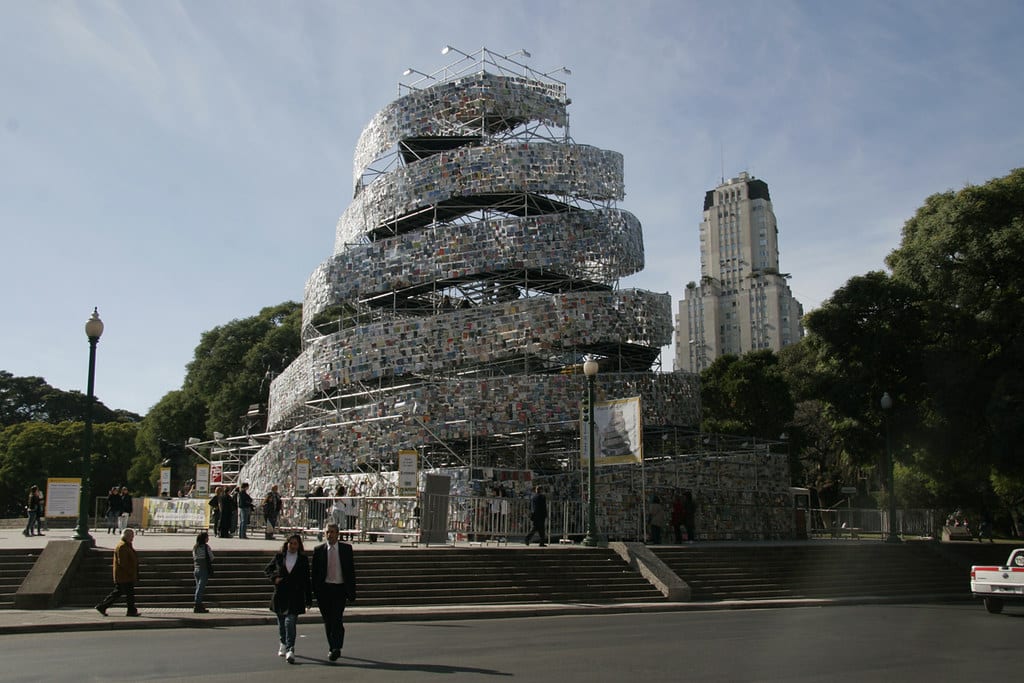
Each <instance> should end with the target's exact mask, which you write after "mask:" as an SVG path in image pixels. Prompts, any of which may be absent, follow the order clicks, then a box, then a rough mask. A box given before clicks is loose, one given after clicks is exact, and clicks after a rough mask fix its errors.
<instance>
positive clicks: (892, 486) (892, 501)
mask: <svg viewBox="0 0 1024 683" xmlns="http://www.w3.org/2000/svg"><path fill="white" fill-rule="evenodd" d="M879 405H881V407H882V412H883V413H884V414H885V456H886V458H887V460H888V465H889V535H888V536H886V538H885V542H886V543H901V542H902V541H900V537H899V534H897V533H896V471H895V469H894V467H893V464H892V444H891V443H890V441H889V411H890V410H892V397H891V396H889V392H888V391H886V392H885V393H883V394H882V400H881V401H879Z"/></svg>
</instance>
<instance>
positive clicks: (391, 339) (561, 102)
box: [253, 48, 699, 477]
mask: <svg viewBox="0 0 1024 683" xmlns="http://www.w3.org/2000/svg"><path fill="white" fill-rule="evenodd" d="M454 52H455V53H457V54H458V55H459V59H458V61H456V62H454V63H452V64H450V65H447V66H445V67H443V68H442V69H440V70H438V71H435V72H434V73H432V74H426V73H423V72H418V71H416V70H414V69H410V70H409V71H407V72H406V73H407V75H408V74H413V79H412V82H411V84H401V85H400V86H399V97H398V99H396V100H395V101H393V102H391V103H390V104H389V105H387V106H386V107H384V108H383V109H382V110H380V111H379V112H378V113H377V114H376V115H375V116H374V117H373V118H372V119H371V120H370V122H369V124H368V125H367V126H366V128H365V130H364V131H363V133H362V135H361V136H360V138H359V141H358V144H357V146H356V151H355V159H354V164H353V175H354V180H353V198H352V202H351V204H350V205H349V206H348V208H347V209H346V210H345V212H344V214H343V215H342V216H341V218H340V220H339V221H338V223H337V226H336V238H335V246H334V253H333V254H332V255H331V256H330V257H329V258H328V259H327V260H326V261H325V262H324V263H322V264H321V265H320V266H319V267H318V268H317V269H316V270H315V271H314V272H313V274H312V275H311V276H310V278H309V280H308V281H307V283H306V288H305V299H304V306H303V351H302V353H301V355H300V356H299V357H298V358H297V359H296V360H295V361H294V362H292V363H291V365H290V366H289V367H288V368H287V369H286V370H285V371H284V372H283V373H282V374H281V375H279V376H278V377H276V378H275V379H274V381H273V383H272V386H271V397H270V404H269V409H268V429H269V430H278V431H280V430H286V431H285V432H284V433H283V434H279V435H278V436H277V437H275V438H274V439H273V441H272V442H271V443H270V444H269V445H268V446H267V447H265V448H264V452H263V453H261V457H264V458H265V459H267V462H281V463H286V462H288V461H290V462H294V459H295V458H296V457H302V458H306V459H308V460H310V462H311V467H312V473H313V474H314V475H316V474H319V473H330V472H345V471H355V470H356V469H357V468H361V467H367V466H371V465H372V466H374V467H383V468H385V469H386V468H389V467H392V466H393V465H394V462H395V460H396V454H397V453H398V451H399V450H401V449H410V448H411V449H417V450H418V452H419V453H421V454H422V456H423V459H424V461H423V462H422V466H424V467H430V466H434V467H442V466H453V465H466V464H472V465H477V466H492V467H516V468H526V469H534V470H539V471H557V470H564V469H566V468H569V469H574V468H577V467H578V457H579V448H580V446H579V431H580V429H579V420H580V402H581V399H582V398H583V397H584V396H585V395H586V383H585V377H584V376H583V373H582V364H583V361H584V360H585V359H587V358H594V359H596V360H597V361H598V362H599V364H600V373H599V376H598V386H599V391H600V393H601V395H603V396H608V397H626V396H640V397H641V402H642V403H641V405H642V416H643V423H644V429H645V430H646V431H650V430H652V429H653V430H657V429H658V428H659V427H664V426H669V425H676V426H683V427H691V428H692V427H696V425H697V423H698V419H699V416H698V400H697V392H698V386H697V381H696V378H695V377H694V376H693V375H688V374H684V373H662V372H659V371H658V370H659V369H660V362H659V357H660V356H659V354H660V349H661V347H663V346H665V345H667V344H669V343H670V342H671V335H672V320H671V301H670V296H669V295H668V294H667V293H664V294H662V293H653V292H649V291H644V290H638V289H622V288H620V287H619V280H620V278H623V277H626V276H629V275H632V274H634V273H637V272H638V271H640V270H641V269H642V268H643V264H644V252H643V236H642V232H641V226H640V222H639V221H638V220H637V218H636V217H635V216H634V215H632V214H631V213H629V212H628V211H624V210H622V209H620V208H617V202H618V201H620V200H622V198H623V196H624V181H623V158H622V155H621V154H619V153H617V152H613V151H608V150H604V149H600V148H597V147H592V146H589V145H583V144H577V143H575V142H574V141H573V140H572V138H571V137H570V136H569V124H568V115H567V111H566V108H567V106H568V105H569V104H570V100H569V99H568V98H567V97H566V89H565V83H564V82H563V81H561V80H559V79H557V78H554V77H552V76H551V74H542V73H540V72H537V71H535V70H534V69H532V68H530V67H528V66H526V65H525V64H523V63H521V61H525V60H521V61H517V60H516V59H515V57H517V55H519V54H522V55H525V54H526V53H525V51H520V53H517V54H516V55H509V56H502V55H498V54H496V53H494V52H492V51H490V50H487V49H486V48H484V49H481V50H479V51H478V52H476V53H473V54H467V53H461V52H459V51H457V50H455V51H454ZM558 73H559V74H562V73H568V70H566V69H561V70H559V71H558ZM407 80H409V79H407ZM253 476H254V477H256V476H258V474H257V473H256V472H254V473H253ZM268 476H273V475H272V474H270V473H268Z"/></svg>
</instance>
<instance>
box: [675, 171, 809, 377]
mask: <svg viewBox="0 0 1024 683" xmlns="http://www.w3.org/2000/svg"><path fill="white" fill-rule="evenodd" d="M700 275H701V277H700V282H690V283H688V284H687V285H686V291H685V293H684V295H683V299H682V301H680V302H679V310H678V314H677V315H676V325H675V334H676V358H675V369H676V370H686V371H689V372H700V371H701V370H703V369H704V368H706V367H708V366H709V365H710V364H711V362H712V361H714V360H715V359H716V358H718V357H719V356H722V355H725V354H729V353H732V354H736V355H740V354H743V353H746V352H747V351H755V350H759V349H772V350H774V351H779V350H780V349H782V347H784V346H788V345H789V344H792V343H793V342H796V341H797V340H799V339H800V338H801V337H802V336H803V327H802V326H801V325H800V319H801V318H802V317H803V306H801V305H800V302H799V301H797V300H796V299H794V298H793V293H792V292H791V291H790V289H789V285H788V284H787V283H786V280H787V279H788V278H789V274H788V273H781V272H779V229H778V226H777V225H776V222H775V213H774V211H772V201H771V197H770V196H769V194H768V184H767V183H765V182H764V181H763V180H758V179H756V178H754V177H752V176H750V175H749V174H747V173H746V172H743V173H740V174H739V176H737V177H735V178H732V179H731V180H728V181H726V182H724V183H722V184H721V185H719V186H718V187H716V188H715V189H713V190H709V191H708V192H707V194H705V196H704V220H702V221H701V224H700Z"/></svg>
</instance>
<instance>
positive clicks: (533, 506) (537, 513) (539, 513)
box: [526, 487, 548, 548]
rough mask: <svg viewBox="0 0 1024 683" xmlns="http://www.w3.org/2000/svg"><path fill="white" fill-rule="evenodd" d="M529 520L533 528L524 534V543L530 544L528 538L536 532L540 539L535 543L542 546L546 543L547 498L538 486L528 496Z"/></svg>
mask: <svg viewBox="0 0 1024 683" xmlns="http://www.w3.org/2000/svg"><path fill="white" fill-rule="evenodd" d="M530 521H531V522H532V523H533V528H532V529H530V533H528V534H526V545H530V539H531V538H533V535H534V534H537V535H538V537H539V540H540V543H538V544H537V545H539V546H540V547H541V548H543V547H544V546H546V545H547V544H548V537H547V533H546V532H545V531H544V527H545V526H546V525H547V521H548V499H547V497H546V496H545V495H544V490H543V489H542V488H540V487H537V490H536V492H534V494H533V497H532V498H530Z"/></svg>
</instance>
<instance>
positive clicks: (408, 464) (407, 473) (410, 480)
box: [398, 450, 420, 496]
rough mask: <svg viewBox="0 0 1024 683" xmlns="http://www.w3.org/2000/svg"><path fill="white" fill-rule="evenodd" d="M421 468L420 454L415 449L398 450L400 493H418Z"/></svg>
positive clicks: (409, 494)
mask: <svg viewBox="0 0 1024 683" xmlns="http://www.w3.org/2000/svg"><path fill="white" fill-rule="evenodd" d="M419 469H420V468H419V454H418V453H417V452H416V451H415V450H400V451H398V495H400V496H415V495H416V482H417V480H418V479H419Z"/></svg>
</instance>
